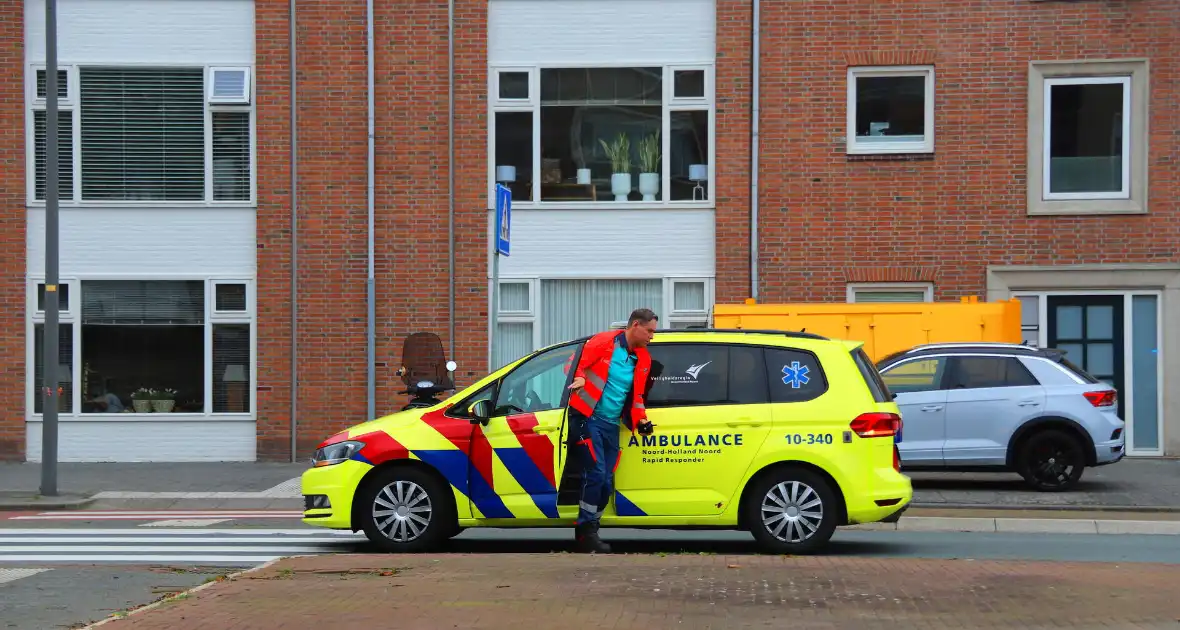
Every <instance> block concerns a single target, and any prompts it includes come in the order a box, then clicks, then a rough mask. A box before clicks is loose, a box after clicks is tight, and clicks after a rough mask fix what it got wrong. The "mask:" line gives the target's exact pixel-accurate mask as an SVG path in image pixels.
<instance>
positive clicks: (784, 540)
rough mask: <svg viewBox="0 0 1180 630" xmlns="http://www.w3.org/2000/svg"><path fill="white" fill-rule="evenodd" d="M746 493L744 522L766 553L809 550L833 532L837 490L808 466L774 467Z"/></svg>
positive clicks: (829, 537) (802, 552) (804, 552)
mask: <svg viewBox="0 0 1180 630" xmlns="http://www.w3.org/2000/svg"><path fill="white" fill-rule="evenodd" d="M746 497H747V498H746V505H744V506H743V509H745V511H746V523H748V525H749V529H750V532H751V533H752V534H754V538H755V540H757V541H758V544H759V546H761V547H762V548H763V549H764V550H765V551H766V552H768V553H776V554H806V553H812V552H814V551H816V550H818V549H820V548H821V547H823V546H824V545H826V544H827V542H828V541H829V540H831V538H832V534H834V533H835V532H836V521H837V520H838V519H839V515H838V513H837V512H838V510H837V507H836V501H837V499H836V493H835V491H834V490H833V489H832V487H831V485H830V484H829V483H828V482H827V481H826V480H825V479H823V478H822V477H820V476H819V475H817V474H815V473H813V472H811V471H810V470H805V469H802V468H782V469H779V470H775V471H773V472H771V473H770V474H768V475H766V476H764V477H763V478H762V479H760V480H758V481H757V482H755V485H754V486H753V487H752V488H751V489H750V492H748V493H747V494H746Z"/></svg>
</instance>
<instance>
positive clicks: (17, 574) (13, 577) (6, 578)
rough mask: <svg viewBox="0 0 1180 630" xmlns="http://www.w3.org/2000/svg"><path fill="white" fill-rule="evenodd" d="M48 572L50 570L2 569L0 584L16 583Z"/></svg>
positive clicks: (0, 569) (0, 570) (0, 571)
mask: <svg viewBox="0 0 1180 630" xmlns="http://www.w3.org/2000/svg"><path fill="white" fill-rule="evenodd" d="M48 570H49V569H4V568H0V584H4V583H6V582H15V581H17V580H19V579H21V578H27V577H30V576H34V575H37V574H38V573H44V572H46V571H48Z"/></svg>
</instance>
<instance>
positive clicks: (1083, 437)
mask: <svg viewBox="0 0 1180 630" xmlns="http://www.w3.org/2000/svg"><path fill="white" fill-rule="evenodd" d="M877 369H878V370H879V371H880V372H881V377H882V378H883V379H884V381H885V383H886V385H887V386H888V387H889V390H890V391H891V392H892V393H893V394H894V398H895V400H894V401H895V402H896V403H897V406H898V407H899V408H900V409H901V416H902V426H903V428H902V433H901V435H900V437H899V440H900V441H899V444H898V450H899V451H900V452H901V465H902V469H903V470H906V471H913V470H941V471H955V472H959V471H977V470H983V471H1013V472H1017V473H1019V474H1020V475H1021V476H1022V477H1024V479H1025V481H1027V482H1028V483H1029V485H1031V486H1032V487H1034V488H1036V489H1038V490H1043V491H1060V490H1066V489H1068V488H1070V487H1071V486H1073V485H1074V484H1075V483H1076V482H1077V481H1078V479H1079V478H1081V476H1082V470H1083V469H1084V468H1085V467H1087V466H1101V465H1104V464H1113V463H1115V462H1117V461H1119V460H1120V459H1122V458H1123V455H1124V446H1125V445H1124V441H1125V436H1124V423H1123V420H1122V419H1121V418H1119V414H1118V393H1117V392H1116V391H1115V389H1114V388H1113V387H1112V386H1110V385H1109V384H1107V383H1104V382H1102V381H1099V380H1098V379H1096V378H1094V377H1093V376H1091V375H1089V374H1087V373H1086V372H1085V371H1084V370H1082V369H1080V368H1078V367H1077V366H1076V365H1074V364H1072V363H1070V362H1069V361H1067V360H1066V359H1065V353H1064V352H1062V351H1060V350H1054V349H1045V348H1033V347H1029V346H1023V345H1020V344H988V343H976V344H932V345H924V346H918V347H916V348H912V349H909V350H905V351H902V352H896V353H894V354H891V355H889V356H887V357H885V358H883V359H881V360H880V361H878V362H877Z"/></svg>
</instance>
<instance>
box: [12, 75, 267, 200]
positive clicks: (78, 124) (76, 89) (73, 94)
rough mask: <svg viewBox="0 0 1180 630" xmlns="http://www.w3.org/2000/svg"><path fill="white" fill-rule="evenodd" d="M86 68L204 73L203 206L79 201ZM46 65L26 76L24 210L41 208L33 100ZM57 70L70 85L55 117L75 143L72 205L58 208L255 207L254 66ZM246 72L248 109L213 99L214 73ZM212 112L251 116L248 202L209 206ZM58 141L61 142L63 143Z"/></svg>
mask: <svg viewBox="0 0 1180 630" xmlns="http://www.w3.org/2000/svg"><path fill="white" fill-rule="evenodd" d="M87 67H110V68H148V67H167V68H177V69H182V68H202V69H203V70H204V77H205V90H204V94H205V99H204V101H205V199H204V200H202V201H159V200H152V201H140V200H133V199H132V200H85V199H82V151H81V147H82V96H81V87H80V86H81V70H82V69H83V68H87ZM44 69H45V64H44V63H31V64H28V66H27V72H26V74H25V86H26V87H25V103H26V108H25V109H26V112H25V137H26V138H27V139H28V141H27V142H26V143H25V146H26V151H25V153H26V155H25V181H26V184H25V188H26V193H25V203H26V205H27V206H28V207H37V208H43V207H45V200H44V199H36V198H35V197H36V143H35V142H34V131H35V130H34V124H33V111H35V110H40V109H45V99H39V98H36V96H37V70H44ZM58 69H59V70H65V71H66V72H67V79H68V85H69V99H68V101H59V102H58V103H59V105H58V108H59V116H70V117H71V120H72V121H73V130H74V133H73V137H72V138H71V139H70V142H72V146H73V148H74V151H73V164H72V167H73V174H74V181H73V184H74V186H73V190H72V193H73V195H72V198H71V199H62V200H61V201H60V202H59V205H60V206H61V207H62V208H110V207H116V208H127V207H145V206H146V207H164V208H194V207H196V208H199V207H218V208H221V207H256V206H257V205H258V110H257V107H256V106H255V105H254V102H253V101H254V99H253V96H252V95H253V94H255V93H256V85H255V74H256V73H255V72H254V71H253V66H246V65H232V66H229V65H220V64H205V65H194V64H186V63H167V64H163V65H161V64H159V63H146V62H142V63H127V62H118V63H99V62H87V63H74V62H68V61H60V62H59V63H58ZM222 69H226V70H241V69H246V70H248V71H249V72H248V75H247V81H248V83H247V93H248V94H249V95H250V96H249V97H248V101H249V102H248V103H245V104H243V103H225V102H214V101H213V100H212V99H211V98H210V97H211V94H212V84H211V81H212V76H213V71H214V70H222ZM215 111H238V112H240V111H249V114H250V198H249V199H248V200H235V201H214V200H213V115H212V114H213V112H215ZM65 140H66V139H65V138H61V139H59V142H62V141H65Z"/></svg>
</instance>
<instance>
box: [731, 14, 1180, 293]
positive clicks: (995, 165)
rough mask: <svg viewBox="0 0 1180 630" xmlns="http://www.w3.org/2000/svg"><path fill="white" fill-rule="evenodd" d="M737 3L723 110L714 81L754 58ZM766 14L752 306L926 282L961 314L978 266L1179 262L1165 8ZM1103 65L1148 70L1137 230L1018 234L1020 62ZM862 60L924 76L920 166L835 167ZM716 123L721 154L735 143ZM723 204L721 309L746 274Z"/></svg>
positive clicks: (1054, 227)
mask: <svg viewBox="0 0 1180 630" xmlns="http://www.w3.org/2000/svg"><path fill="white" fill-rule="evenodd" d="M741 4H748V3H737V2H735V3H729V2H725V1H724V0H722V2H721V3H720V5H719V6H721V7H728V8H729V9H731V10H727V11H724V12H721V13H719V20H720V22H719V24H718V29H719V31H718V41H719V46H721V47H723V48H722V49H721V50H719V51H718V53H719V54H718V56H719V60H718V61H719V64H720V65H719V68H718V83H719V86H718V90H719V98H720V101H719V103H720V104H719V107H721V108H722V109H723V110H724V109H727V108H731V107H733V105H732V104H731V103H733V102H734V101H730V102H729V103H727V102H726V99H727V98H730V99H735V101H736V98H737V97H736V96H735V95H732V94H731V93H730V90H731V88H730V87H728V86H725V85H723V84H722V81H723V80H724V77H726V76H730V77H733V76H734V75H741V78H743V79H744V76H745V75H744V74H743V73H744V72H745V70H744V68H743V69H742V70H741V71H740V72H739V71H738V69H737V65H739V64H735V63H734V60H735V59H740V58H741V55H742V54H743V52H742V49H748V46H749V39H748V36H746V37H745V39H743V36H742V32H741V31H742V30H743V29H744V30H746V32H748V25H745V24H740V25H739V22H740V19H741V18H740V17H739V16H742V15H744V13H743V11H745V9H744V8H741V9H740V10H739V9H738V8H737V7H734V6H733V5H741ZM762 10H763V19H764V22H763V27H762V28H763V40H762V48H763V58H762V118H761V132H762V147H763V152H762V155H761V160H762V165H761V170H760V177H761V180H762V185H761V187H760V190H761V199H760V206H761V221H760V233H761V255H760V267H761V268H760V276H761V287H762V295H761V301H764V302H765V301H786V300H795V301H808V300H837V301H843V300H844V299H845V298H844V295H845V283H846V282H848V281H860V280H865V279H869V278H872V279H876V280H882V281H886V280H888V281H903V280H917V279H931V280H933V281H934V282H935V283H936V285H935V299H936V300H948V299H949V300H956V299H958V297H959V296H961V295H968V294H973V295H982V294H983V290H984V282H985V278H984V274H985V270H986V265H988V264H989V263H990V264H1069V263H1098V262H1165V261H1177V260H1180V249H1178V248H1177V247H1176V243H1177V242H1180V216H1178V214H1180V202H1178V201H1177V198H1178V197H1180V169H1178V168H1177V163H1176V157H1175V156H1176V155H1178V154H1180V136H1178V135H1177V134H1176V131H1175V130H1176V129H1177V128H1178V127H1180V108H1177V107H1176V106H1175V101H1176V99H1177V96H1180V37H1177V34H1176V25H1177V24H1180V3H1177V2H1175V0H1128V1H1113V0H1112V1H1108V2H1032V1H1029V0H1002V1H998V2H994V1H993V2H967V3H964V2H950V1H947V0H901V1H896V2H894V1H891V2H866V1H865V0H839V1H837V2H835V3H829V4H828V5H825V7H824V10H823V11H816V10H814V8H813V7H812V6H810V5H808V4H807V3H793V2H763V4H762ZM1104 57H1123V58H1126V57H1146V58H1150V86H1151V104H1150V112H1151V114H1150V124H1149V128H1150V134H1151V141H1150V157H1149V164H1150V169H1149V191H1148V195H1149V214H1148V215H1146V216H1103V217H1065V216H1058V217H1029V216H1027V215H1026V210H1025V208H1026V198H1025V195H1026V189H1025V178H1026V162H1027V157H1026V151H1027V148H1026V135H1027V132H1026V130H1027V122H1026V120H1027V108H1026V102H1027V90H1028V87H1027V84H1028V79H1027V77H1028V63H1029V61H1030V60H1070V59H1099V58H1104ZM868 59H876V60H879V62H890V63H898V62H905V61H932V62H933V63H934V65H935V73H936V87H935V96H936V105H935V126H936V136H935V142H936V147H935V149H936V153H935V155H934V156H933V157H932V158H924V159H863V158H861V159H854V158H849V157H847V156H846V155H845V151H844V142H843V137H844V135H845V125H846V123H845V120H846V119H845V116H846V105H845V103H846V71H847V67H848V65H849V62H850V60H852V61H856V62H861V61H864V60H868ZM743 107H744V106H743ZM726 116H729V120H730V121H734V120H735V119H737V116H736V115H728V114H726ZM719 120H720V121H724V120H726V119H725V118H722V117H721V115H719ZM724 124H725V123H724V122H719V132H718V146H719V148H721V147H722V146H725V145H723V142H725V139H730V134H731V133H734V134H736V133H737V132H736V131H732V130H726V129H724V127H723V126H722V125H724ZM730 147H731V149H732V150H733V152H731V151H726V152H724V153H721V152H719V155H718V173H719V174H718V179H719V181H718V184H719V185H720V186H722V187H723V191H730V190H731V189H730V188H729V187H730V185H731V184H730V183H729V182H722V181H721V177H722V173H723V172H725V171H723V170H722V169H729V170H732V169H733V167H732V166H729V165H733V164H741V163H743V162H744V161H745V160H746V159H747V156H746V153H745V152H744V150H742V148H741V147H740V145H739V143H738V142H737V141H736V140H733V142H732V143H731V145H730ZM734 152H737V153H736V154H735V153H734ZM731 176H734V175H733V174H732V172H731ZM734 177H735V180H736V181H734V182H733V184H732V185H733V186H737V185H738V183H739V182H740V181H741V176H740V175H737V176H734ZM726 194H727V195H728V194H733V195H734V197H733V198H732V199H729V198H722V199H720V200H719V204H720V205H719V208H718V221H719V226H718V248H717V254H718V260H717V269H718V300H719V301H722V302H726V301H728V302H737V301H740V299H742V298H744V297H747V295H748V289H746V290H745V291H742V290H739V287H738V286H737V284H736V283H735V281H734V280H733V279H730V278H724V277H723V275H724V274H728V273H732V271H731V270H734V269H740V268H742V266H743V265H747V264H748V258H747V257H748V249H747V244H746V240H745V238H744V234H743V235H739V234H737V233H736V231H737V230H738V228H739V225H738V224H739V223H740V219H741V218H742V217H743V216H745V214H744V213H745V212H746V210H745V209H744V208H739V207H737V204H738V203H739V201H740V200H738V199H737V194H736V193H735V192H727V193H726ZM727 220H728V221H732V222H733V224H732V225H727V224H726V221H727Z"/></svg>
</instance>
